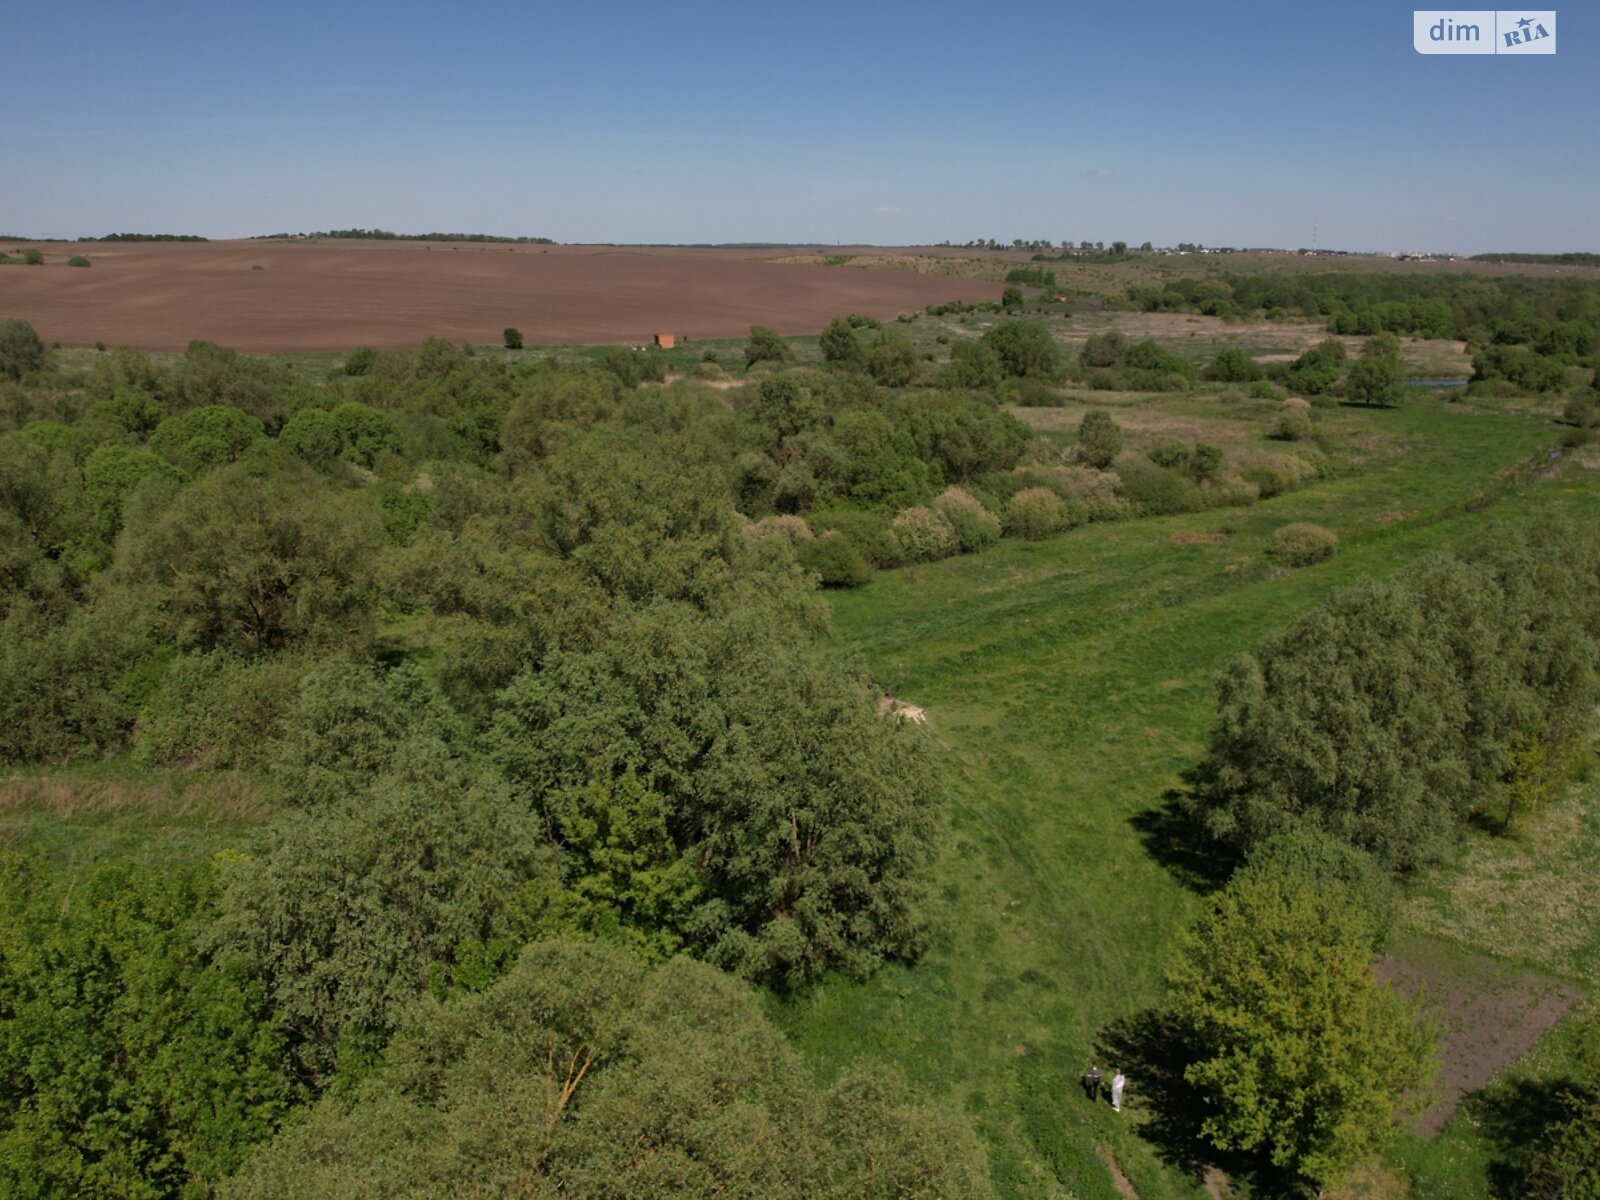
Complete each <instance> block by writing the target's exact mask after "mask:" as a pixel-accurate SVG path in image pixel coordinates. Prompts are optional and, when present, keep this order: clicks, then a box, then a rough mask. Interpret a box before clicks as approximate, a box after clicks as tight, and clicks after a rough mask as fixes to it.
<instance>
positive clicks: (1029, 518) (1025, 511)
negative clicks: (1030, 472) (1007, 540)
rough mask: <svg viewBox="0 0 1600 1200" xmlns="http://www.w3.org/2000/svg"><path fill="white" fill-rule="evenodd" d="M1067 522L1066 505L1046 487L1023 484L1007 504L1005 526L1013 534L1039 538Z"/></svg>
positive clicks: (1055, 531)
mask: <svg viewBox="0 0 1600 1200" xmlns="http://www.w3.org/2000/svg"><path fill="white" fill-rule="evenodd" d="M1066 526H1067V506H1066V505H1065V504H1063V503H1062V502H1061V497H1060V496H1057V495H1056V494H1055V493H1054V492H1052V491H1051V490H1050V489H1049V488H1043V487H1034V488H1024V489H1023V490H1022V491H1020V492H1018V493H1017V494H1016V495H1015V496H1013V497H1011V499H1010V501H1009V502H1007V504H1006V521H1005V530H1006V532H1007V533H1008V534H1010V535H1011V536H1013V537H1020V538H1027V539H1028V540H1029V541H1038V540H1039V539H1040V538H1047V537H1049V536H1050V535H1051V534H1053V533H1057V532H1059V531H1060V530H1062V529H1065V528H1066Z"/></svg>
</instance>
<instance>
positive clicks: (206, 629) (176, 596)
mask: <svg viewBox="0 0 1600 1200" xmlns="http://www.w3.org/2000/svg"><path fill="white" fill-rule="evenodd" d="M123 516H124V529H123V533H122V538H121V540H120V541H119V542H118V546H117V559H116V565H115V573H116V576H117V578H118V579H119V581H120V582H121V583H123V584H124V585H127V586H131V587H133V588H136V589H139V590H140V591H141V592H143V593H144V594H145V595H147V596H148V597H149V598H150V599H151V601H152V602H153V603H154V604H155V606H156V614H157V619H158V620H159V621H161V622H162V623H163V624H164V625H165V626H166V627H167V629H168V634H169V636H170V638H171V639H172V641H173V643H174V644H175V645H177V646H179V647H180V648H185V649H187V648H191V647H192V648H197V649H210V648H214V647H227V646H234V647H238V648H240V649H243V650H247V651H249V652H252V653H254V652H259V651H263V650H269V649H273V648H276V647H279V646H283V645H286V644H288V643H291V642H299V641H316V642H321V643H324V644H327V643H337V642H343V641H350V640H357V641H359V639H360V636H361V631H362V630H363V629H364V628H365V627H366V626H367V625H368V624H369V622H370V621H371V618H372V612H371V603H370V602H371V596H372V591H373V580H372V574H371V565H370V563H371V556H372V553H373V549H374V548H375V547H376V546H377V545H378V538H379V533H378V521H377V517H376V515H375V514H374V513H373V511H372V509H371V508H370V506H368V505H367V504H366V503H365V501H364V498H363V497H361V496H360V495H358V494H356V493H353V492H349V491H344V490H341V489H339V488H335V487H332V486H330V485H329V484H327V483H325V482H322V481H321V480H319V479H317V478H315V477H311V478H303V477H300V476H299V475H298V474H297V473H295V472H290V471H285V470H281V469H276V468H273V467H271V466H269V465H264V464H248V463H239V464H236V465H235V466H233V467H228V468H224V469H221V470H217V471H213V472H211V473H209V474H207V475H206V476H204V477H203V478H201V479H199V480H198V481H196V482H195V483H193V484H192V485H190V486H189V487H187V488H185V489H183V491H181V492H180V493H178V495H177V496H176V497H175V498H174V499H173V500H172V501H171V503H170V504H167V505H165V506H157V507H155V508H153V509H151V510H150V511H147V512H141V513H128V512H126V511H125V512H124V514H123Z"/></svg>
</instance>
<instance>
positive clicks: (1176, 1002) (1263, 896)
mask: <svg viewBox="0 0 1600 1200" xmlns="http://www.w3.org/2000/svg"><path fill="white" fill-rule="evenodd" d="M1374 940H1375V938H1374V931H1373V930H1372V928H1371V926H1370V924H1369V922H1368V919H1367V916H1366V914H1365V912H1364V910H1363V909H1362V907H1361V906H1359V905H1356V904H1352V903H1350V902H1349V897H1348V894H1347V893H1346V891H1345V890H1344V889H1343V888H1341V887H1339V886H1337V885H1336V884H1334V883H1333V882H1332V881H1328V880H1324V881H1323V883H1322V886H1320V887H1319V886H1318V885H1317V884H1316V883H1314V882H1310V881H1307V880H1304V879H1299V878H1295V877H1293V876H1292V875H1290V874H1289V873H1265V874H1257V875H1253V876H1252V875H1246V876H1243V877H1240V878H1238V879H1236V880H1235V881H1234V882H1232V883H1230V884H1229V885H1228V887H1226V888H1224V889H1223V890H1222V891H1221V892H1220V893H1218V894H1217V895H1216V897H1215V898H1214V899H1213V900H1212V901H1211V903H1210V905H1209V907H1208V909H1207V910H1206V912H1205V913H1204V914H1203V915H1202V916H1201V917H1200V919H1199V921H1198V922H1196V924H1195V926H1194V928H1193V929H1192V930H1191V931H1190V932H1189V933H1188V935H1187V936H1186V937H1185V938H1184V940H1183V941H1182V943H1181V944H1180V950H1179V953H1178V958H1177V961H1176V963H1175V964H1174V965H1173V967H1172V968H1171V970H1170V971H1169V975H1168V985H1169V989H1170V991H1169V996H1170V1002H1171V1004H1172V1007H1173V1011H1174V1012H1175V1014H1176V1015H1177V1017H1178V1019H1179V1020H1180V1021H1181V1022H1182V1023H1183V1024H1184V1025H1185V1026H1186V1027H1187V1028H1188V1029H1189V1030H1190V1031H1191V1032H1192V1035H1193V1040H1194V1044H1195V1046H1196V1058H1195V1060H1194V1061H1193V1062H1192V1063H1191V1064H1190V1066H1189V1067H1188V1068H1187V1069H1186V1071H1185V1072H1184V1077H1185V1078H1186V1079H1187V1080H1188V1081H1189V1083H1190V1084H1192V1085H1193V1086H1194V1087H1195V1088H1197V1089H1198V1090H1199V1092H1200V1093H1201V1095H1202V1096H1203V1097H1204V1098H1205V1104H1206V1109H1205V1111H1206V1116H1205V1119H1204V1123H1203V1125H1202V1129H1203V1131H1204V1133H1205V1135H1206V1136H1207V1137H1208V1138H1210V1140H1211V1141H1212V1143H1213V1144H1214V1145H1216V1146H1217V1147H1218V1148H1219V1149H1223V1150H1243V1151H1258V1152H1260V1153H1261V1154H1262V1155H1263V1156H1264V1157H1265V1158H1266V1159H1267V1160H1268V1161H1270V1162H1271V1163H1272V1164H1273V1166H1275V1167H1277V1168H1279V1169H1281V1170H1285V1171H1287V1172H1290V1173H1291V1174H1292V1175H1293V1176H1295V1177H1298V1178H1300V1179H1303V1180H1306V1181H1309V1182H1311V1183H1314V1184H1318V1185H1322V1184H1328V1183H1334V1182H1337V1181H1338V1180H1340V1179H1341V1178H1342V1177H1343V1176H1344V1174H1345V1173H1346V1172H1347V1171H1348V1170H1349V1169H1350V1168H1351V1167H1352V1166H1354V1165H1355V1164H1356V1163H1358V1162H1359V1161H1361V1160H1362V1159H1364V1158H1366V1157H1367V1156H1369V1155H1371V1154H1372V1153H1374V1152H1376V1151H1377V1150H1379V1149H1380V1148H1381V1147H1382V1146H1383V1145H1384V1144H1385V1143H1386V1142H1387V1139H1388V1137H1389V1135H1390V1133H1391V1132H1392V1131H1393V1130H1394V1129H1395V1128H1396V1124H1397V1119H1398V1118H1399V1117H1401V1116H1402V1115H1404V1114H1406V1113H1408V1112H1413V1111H1417V1110H1418V1109H1420V1105H1421V1102H1422V1097H1423V1095H1424V1094H1425V1092H1426V1089H1427V1086H1428V1083H1429V1081H1430V1079H1431V1076H1432V1062H1433V1058H1432V1034H1431V1031H1429V1030H1427V1029H1425V1028H1424V1027H1422V1026H1421V1025H1420V1024H1419V1022H1418V1018H1417V1013H1416V1010H1415V1007H1414V1006H1413V1005H1412V1004H1411V1003H1409V1002H1408V1001H1406V1000H1404V999H1403V998H1402V997H1401V996H1400V995H1399V994H1398V993H1395V992H1393V991H1391V990H1390V989H1388V988H1387V987H1385V986H1383V985H1381V984H1379V983H1378V981H1377V980H1376V978H1375V977H1374V975H1373V951H1372V947H1373V944H1374Z"/></svg>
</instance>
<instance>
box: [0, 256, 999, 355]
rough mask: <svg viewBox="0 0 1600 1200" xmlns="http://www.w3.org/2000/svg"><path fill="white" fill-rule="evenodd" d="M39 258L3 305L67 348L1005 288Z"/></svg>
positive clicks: (726, 275)
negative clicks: (77, 263) (83, 262)
mask: <svg viewBox="0 0 1600 1200" xmlns="http://www.w3.org/2000/svg"><path fill="white" fill-rule="evenodd" d="M39 245H40V248H41V249H42V250H43V251H44V253H45V255H46V264H45V265H44V266H42V267H16V268H7V269H5V270H0V312H3V313H4V314H5V315H6V316H17V317H21V318H23V319H24V320H26V321H29V322H30V323H32V325H33V326H34V328H35V329H37V330H38V331H39V335H40V336H41V337H42V338H44V340H45V341H46V342H60V343H61V344H62V345H64V346H89V345H93V344H94V343H95V342H97V341H103V342H105V343H106V344H107V345H126V346H136V347H138V348H140V349H143V350H181V349H183V347H184V346H186V345H187V344H188V343H189V341H190V340H191V339H196V338H199V339H204V340H207V341H214V342H219V343H221V344H222V345H225V346H229V347H232V348H233V349H235V350H242V351H251V352H273V351H342V350H349V349H351V348H352V347H354V346H359V345H369V346H375V347H379V348H403V347H409V346H416V345H418V344H420V343H421V342H422V341H423V340H424V339H425V338H428V337H433V336H438V337H445V338H449V339H451V340H452V341H471V342H474V343H477V344H480V345H497V344H499V342H500V340H501V334H502V332H503V331H504V330H505V328H506V327H507V326H515V327H516V328H518V329H520V330H522V333H523V337H524V338H525V340H526V341H527V343H528V344H529V345H548V346H555V345H605V344H614V343H628V344H637V343H641V342H648V341H649V340H650V337H651V335H652V334H655V333H668V332H670V333H673V334H675V335H676V336H677V337H678V339H679V341H680V342H681V341H683V340H685V339H695V338H701V339H703V338H723V337H742V336H744V335H745V334H746V333H748V332H749V329H750V326H751V325H766V326H769V327H770V328H773V329H776V330H777V331H778V332H779V333H782V334H806V333H816V332H817V331H818V330H820V329H821V328H822V327H823V326H824V325H826V324H827V323H828V321H829V320H831V319H832V318H833V317H835V316H837V315H839V314H840V313H847V312H858V313H863V314H865V315H867V316H872V317H876V318H878V319H880V320H892V319H893V318H894V317H895V316H897V315H898V314H899V313H901V312H912V311H917V310H920V309H922V308H924V307H925V306H926V305H929V304H941V303H944V302H946V301H950V300H998V299H999V298H1000V293H1001V292H1002V291H1003V290H1004V289H1003V287H1002V285H1001V284H999V283H997V282H993V281H989V280H983V279H972V278H966V277H962V276H959V275H956V276H951V275H925V274H919V273H917V272H914V271H887V270H883V271H846V270H839V269H837V268H829V267H822V266H802V265H784V264H781V263H777V262H773V261H770V260H771V259H772V258H773V257H774V256H773V255H771V254H770V253H769V254H766V255H757V254H753V253H751V252H741V251H731V250H715V249H692V248H678V247H639V248H635V247H616V246H528V245H505V244H497V243H456V244H452V243H448V242H400V241H395V242H360V241H353V240H351V241H346V240H336V241H312V240H287V241H237V242H202V243H142V244H130V245H103V246H95V247H90V248H89V249H88V250H87V253H88V255H89V258H90V261H91V263H92V266H91V267H90V268H89V269H87V270H83V269H76V270H75V269H72V268H68V267H66V266H65V265H64V264H65V259H66V255H68V254H71V253H77V252H79V251H81V250H83V247H79V246H73V247H71V248H67V247H64V246H63V245H61V244H59V243H39Z"/></svg>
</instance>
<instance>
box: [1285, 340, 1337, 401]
mask: <svg viewBox="0 0 1600 1200" xmlns="http://www.w3.org/2000/svg"><path fill="white" fill-rule="evenodd" d="M1344 361H1345V349H1344V343H1343V342H1341V341H1340V340H1339V339H1338V338H1328V339H1327V340H1326V341H1323V342H1319V343H1318V344H1317V345H1315V346H1313V347H1311V349H1309V350H1307V351H1306V352H1305V353H1304V354H1302V355H1301V356H1300V357H1299V358H1297V359H1295V360H1294V363H1293V364H1292V365H1291V366H1290V367H1289V370H1288V372H1287V373H1286V374H1285V375H1284V378H1283V382H1284V385H1285V386H1286V387H1288V388H1289V389H1290V390H1291V391H1294V392H1299V393H1301V394H1302V395H1306V396H1321V395H1324V394H1325V393H1327V392H1330V391H1332V390H1333V385H1334V384H1336V383H1337V382H1338V381H1339V372H1340V371H1341V370H1342V369H1343V367H1344Z"/></svg>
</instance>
